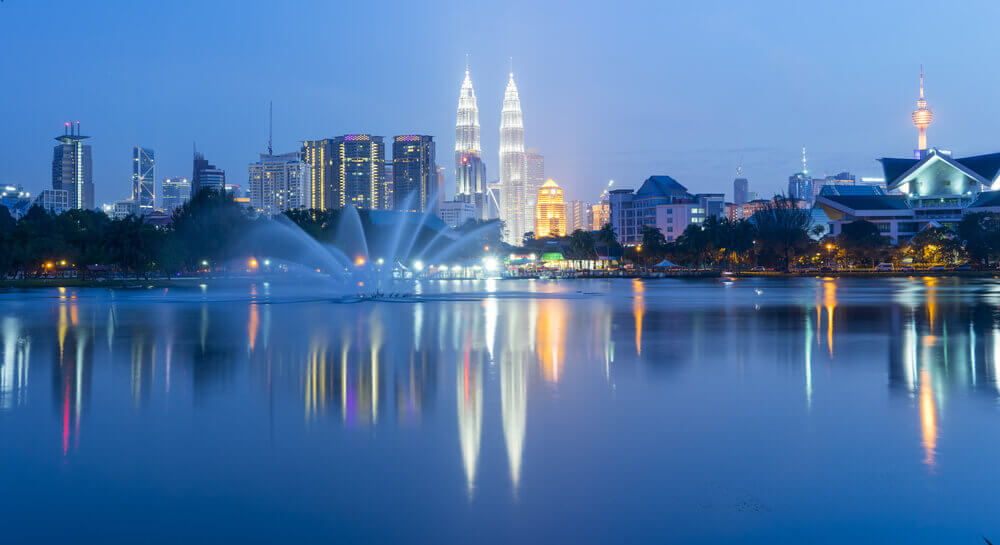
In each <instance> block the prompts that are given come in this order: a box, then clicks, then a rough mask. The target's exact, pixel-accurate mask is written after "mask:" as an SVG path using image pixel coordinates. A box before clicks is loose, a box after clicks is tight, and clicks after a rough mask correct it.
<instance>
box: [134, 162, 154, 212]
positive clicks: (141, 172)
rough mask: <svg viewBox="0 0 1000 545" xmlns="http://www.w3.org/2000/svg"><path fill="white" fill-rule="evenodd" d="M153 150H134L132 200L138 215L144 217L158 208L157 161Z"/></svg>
mask: <svg viewBox="0 0 1000 545" xmlns="http://www.w3.org/2000/svg"><path fill="white" fill-rule="evenodd" d="M154 158H155V155H154V154H153V150H151V149H149V148H143V147H139V146H135V147H133V148H132V200H133V201H134V202H135V205H136V214H138V215H140V216H141V215H144V214H145V213H146V212H152V211H153V208H155V207H156V161H155V159H154Z"/></svg>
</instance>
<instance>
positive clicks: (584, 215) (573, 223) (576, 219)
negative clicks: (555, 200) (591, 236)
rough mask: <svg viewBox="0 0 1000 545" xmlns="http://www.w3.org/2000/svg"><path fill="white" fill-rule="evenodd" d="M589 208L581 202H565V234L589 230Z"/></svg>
mask: <svg viewBox="0 0 1000 545" xmlns="http://www.w3.org/2000/svg"><path fill="white" fill-rule="evenodd" d="M589 212H590V206H589V205H588V204H587V203H585V202H583V201H566V233H572V232H573V231H576V230H577V229H580V230H582V231H589V230H590V221H589V219H588V215H589V214H588V213H589Z"/></svg>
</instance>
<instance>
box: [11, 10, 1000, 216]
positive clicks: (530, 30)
mask: <svg viewBox="0 0 1000 545" xmlns="http://www.w3.org/2000/svg"><path fill="white" fill-rule="evenodd" d="M942 8H943V4H941V3H940V2H934V3H932V2H915V1H909V2H878V3H871V2H851V1H847V2H837V3H813V2H806V3H804V2H756V3H749V2H747V3H739V4H736V3H732V2H711V1H707V2H697V3H695V2H684V3H674V2H659V1H650V2H641V1H620V2H615V3H613V4H609V3H606V2H573V3H564V2H545V3H536V2H522V1H516V0H509V1H505V2H502V3H501V2H496V3H492V2H491V3H485V2H484V3H476V2H436V1H427V2H407V3H396V2H351V3H341V2H328V1H320V0H295V1H289V2H281V3H279V2H273V1H256V0H244V1H240V2H228V1H221V0H215V1H206V2H195V1H187V0H177V1H170V2H130V1H116V0H108V1H101V2H79V1H65V0H56V1H46V2H39V1H37V0H6V1H4V2H3V3H0V44H2V45H3V51H4V53H5V55H4V60H3V74H4V78H3V82H4V85H3V90H2V97H3V100H0V109H2V110H0V116H2V126H3V133H2V145H0V182H12V183H21V184H23V185H25V187H26V188H27V189H28V190H29V191H32V192H33V193H35V192H37V191H38V190H40V189H42V188H46V187H50V184H51V160H52V146H53V145H55V141H54V140H53V138H54V137H55V136H56V135H58V134H61V133H62V126H63V122H64V121H68V120H79V121H80V122H81V124H82V130H83V134H85V135H89V136H91V137H92V138H91V140H90V143H91V144H92V145H93V159H94V183H95V188H96V191H95V193H96V195H95V196H96V200H97V202H98V203H102V202H112V201H114V200H118V199H123V198H126V197H128V196H129V193H130V191H131V189H130V181H129V177H130V173H131V171H130V161H131V147H132V146H133V145H142V146H146V147H150V148H153V149H154V150H155V151H156V154H157V163H158V164H157V180H158V182H159V180H160V179H162V178H163V177H166V176H173V175H179V176H188V177H189V176H190V175H191V150H192V145H193V143H194V142H197V146H198V149H199V151H202V152H204V153H205V155H206V157H207V158H208V159H209V160H210V161H212V162H214V163H215V164H217V165H218V166H219V167H221V168H224V169H226V171H227V178H228V180H229V182H230V183H238V184H241V185H245V184H246V178H247V164H248V163H250V162H253V161H255V160H256V158H257V154H258V153H260V152H263V151H264V150H265V144H266V141H267V103H268V101H269V100H273V102H274V146H275V151H276V152H279V153H284V152H288V151H293V150H296V149H298V142H300V141H301V140H304V139H314V138H323V137H330V136H336V135H340V134H345V133H354V132H370V133H374V134H378V135H383V136H386V137H391V136H393V135H396V134H412V133H421V134H431V135H433V136H434V137H435V140H436V141H437V142H438V163H439V164H440V165H442V166H444V167H445V168H446V172H447V177H448V182H447V191H448V194H449V195H451V194H452V193H454V181H453V164H452V163H453V155H452V151H451V150H452V149H453V146H454V125H455V109H456V106H457V101H458V92H459V87H460V84H461V81H462V75H463V73H462V71H463V68H464V63H465V54H466V53H469V54H470V55H471V68H472V77H473V83H474V85H475V89H476V94H477V96H478V98H479V110H480V123H481V125H482V140H483V155H484V159H485V161H486V169H487V178H488V179H491V180H492V179H495V178H497V176H498V171H497V165H498V153H499V151H498V141H499V123H500V106H501V100H502V97H503V89H504V83H505V80H506V72H507V64H508V58H509V57H513V64H514V73H515V79H516V81H517V84H518V87H519V90H520V96H521V103H522V108H523V110H524V124H525V141H526V144H527V146H528V147H533V148H538V149H539V150H540V151H541V152H542V153H543V154H544V155H545V157H546V174H547V175H548V176H549V177H552V178H555V179H556V181H558V182H559V183H560V184H561V185H562V186H563V187H564V188H565V191H566V198H567V199H582V200H591V201H593V200H595V199H596V198H597V195H598V194H599V193H600V191H601V189H602V188H603V186H604V185H605V184H606V183H607V180H608V179H612V178H613V179H615V180H616V181H617V187H638V185H639V184H641V182H642V180H644V179H645V178H646V177H647V176H649V175H652V174H666V175H670V176H673V177H674V178H676V179H677V180H678V181H679V182H681V183H682V184H684V185H686V186H687V187H688V188H689V189H690V190H691V191H694V192H723V191H724V192H725V193H726V194H727V198H730V199H731V196H732V179H733V176H734V174H735V170H736V166H737V164H738V162H739V161H740V158H741V157H742V160H743V165H744V172H745V175H746V176H747V177H749V179H750V182H751V190H754V191H759V192H761V193H763V194H771V193H774V192H777V191H784V189H785V185H786V181H787V178H788V176H789V174H791V173H793V172H796V171H798V170H799V169H800V162H799V157H800V149H801V147H802V146H806V147H807V148H808V155H809V159H810V161H809V170H810V173H812V174H815V175H822V174H833V173H836V172H838V171H840V170H844V169H847V170H851V171H853V172H856V173H857V174H859V175H863V176H874V175H880V174H881V172H880V168H879V165H878V163H876V162H875V159H876V158H878V157H881V156H908V155H910V154H911V153H912V149H913V148H914V147H915V146H916V130H915V129H914V128H913V125H912V123H911V121H910V118H909V115H910V112H911V111H912V110H913V108H914V107H915V102H916V99H917V84H918V81H917V79H918V72H919V67H920V65H921V64H923V65H924V70H925V73H926V78H927V79H926V88H927V99H928V102H929V105H930V108H931V109H932V110H933V111H934V113H935V120H934V123H933V124H932V125H931V126H930V128H929V129H928V141H929V143H930V145H931V146H940V147H944V148H947V149H951V150H953V151H954V152H955V153H956V154H957V155H960V156H961V155H971V154H977V153H986V152H993V151H997V150H998V149H1000V144H998V143H997V142H996V137H995V136H994V134H995V132H996V127H997V125H998V122H1000V103H998V102H1000V101H998V100H997V99H996V96H995V95H996V91H995V90H996V89H997V88H998V87H1000V74H998V73H997V71H995V70H990V69H989V68H988V67H989V66H990V62H989V60H990V58H991V57H990V56H991V55H992V54H993V52H995V51H996V45H995V39H994V36H995V33H996V31H995V27H996V24H995V21H996V20H998V15H1000V4H998V3H996V2H986V1H983V2H979V1H970V2H962V3H957V4H955V5H949V6H948V8H947V9H942ZM921 29H925V30H924V31H923V32H922V31H921ZM390 153H391V151H390Z"/></svg>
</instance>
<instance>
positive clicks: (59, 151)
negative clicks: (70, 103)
mask: <svg viewBox="0 0 1000 545" xmlns="http://www.w3.org/2000/svg"><path fill="white" fill-rule="evenodd" d="M87 138H90V137H89V136H80V122H79V121H77V122H76V123H66V128H65V131H64V132H63V135H62V136H57V137H56V140H58V141H59V144H58V145H57V146H55V147H54V148H52V189H54V190H57V191H58V190H63V191H66V193H67V194H68V195H69V207H70V208H84V209H91V208H93V207H94V172H93V163H92V161H91V154H90V146H89V145H85V144H84V143H83V141H84V140H86V139H87Z"/></svg>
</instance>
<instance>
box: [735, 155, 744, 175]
mask: <svg viewBox="0 0 1000 545" xmlns="http://www.w3.org/2000/svg"><path fill="white" fill-rule="evenodd" d="M742 175H743V154H742V153H741V154H740V161H739V164H737V165H736V177H737V178H739V177H740V176H742Z"/></svg>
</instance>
